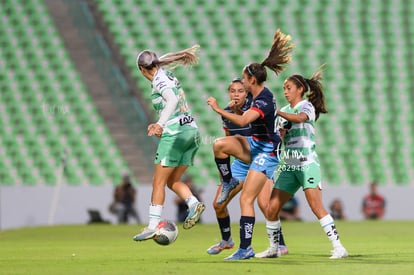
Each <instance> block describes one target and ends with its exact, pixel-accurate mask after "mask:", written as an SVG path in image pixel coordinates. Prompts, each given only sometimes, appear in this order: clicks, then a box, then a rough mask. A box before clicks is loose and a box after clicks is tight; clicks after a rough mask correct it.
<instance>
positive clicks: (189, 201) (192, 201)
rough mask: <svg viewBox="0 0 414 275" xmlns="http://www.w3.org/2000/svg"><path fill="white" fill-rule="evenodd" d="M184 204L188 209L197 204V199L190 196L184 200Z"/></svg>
mask: <svg viewBox="0 0 414 275" xmlns="http://www.w3.org/2000/svg"><path fill="white" fill-rule="evenodd" d="M185 202H186V203H187V206H188V208H190V207H191V206H193V205H194V204H195V203H197V202H198V199H197V198H196V197H195V196H194V195H191V196H189V197H188V198H186V199H185Z"/></svg>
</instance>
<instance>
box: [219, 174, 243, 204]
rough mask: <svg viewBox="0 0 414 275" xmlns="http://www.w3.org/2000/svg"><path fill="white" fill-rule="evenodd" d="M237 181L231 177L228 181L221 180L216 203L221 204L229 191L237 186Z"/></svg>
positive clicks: (227, 196)
mask: <svg viewBox="0 0 414 275" xmlns="http://www.w3.org/2000/svg"><path fill="white" fill-rule="evenodd" d="M239 183H240V182H239V181H238V180H237V179H235V178H231V180H230V182H225V181H223V183H222V184H221V192H220V195H219V197H218V198H217V201H216V203H217V204H222V203H223V202H225V201H226V200H227V199H228V198H229V195H230V192H231V191H232V190H233V189H234V188H236V187H237V185H239Z"/></svg>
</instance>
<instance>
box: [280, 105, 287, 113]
mask: <svg viewBox="0 0 414 275" xmlns="http://www.w3.org/2000/svg"><path fill="white" fill-rule="evenodd" d="M287 110H289V104H287V105H285V106H283V107H282V108H280V111H282V112H285V113H286V111H287Z"/></svg>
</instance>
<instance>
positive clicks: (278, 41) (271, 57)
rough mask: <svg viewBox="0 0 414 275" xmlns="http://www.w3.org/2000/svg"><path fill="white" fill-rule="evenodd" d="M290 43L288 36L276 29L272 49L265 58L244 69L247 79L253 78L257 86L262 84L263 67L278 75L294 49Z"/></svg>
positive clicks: (263, 79)
mask: <svg viewBox="0 0 414 275" xmlns="http://www.w3.org/2000/svg"><path fill="white" fill-rule="evenodd" d="M290 42H291V37H290V35H286V34H284V33H282V32H281V31H280V30H279V29H278V30H277V31H276V33H275V35H274V37H273V42H272V47H271V48H270V51H269V54H268V55H267V57H266V58H265V59H264V60H263V62H262V63H250V64H249V65H247V66H246V67H244V72H245V73H247V74H248V76H249V78H250V77H252V76H254V77H255V78H256V80H257V83H258V84H262V83H263V82H264V81H266V79H267V72H266V68H265V67H268V68H269V69H271V70H272V71H273V72H274V73H275V74H276V75H278V74H279V73H281V72H282V71H283V70H284V69H285V67H284V66H285V65H286V64H289V62H290V54H291V52H292V50H293V47H294V45H293V44H291V43H290Z"/></svg>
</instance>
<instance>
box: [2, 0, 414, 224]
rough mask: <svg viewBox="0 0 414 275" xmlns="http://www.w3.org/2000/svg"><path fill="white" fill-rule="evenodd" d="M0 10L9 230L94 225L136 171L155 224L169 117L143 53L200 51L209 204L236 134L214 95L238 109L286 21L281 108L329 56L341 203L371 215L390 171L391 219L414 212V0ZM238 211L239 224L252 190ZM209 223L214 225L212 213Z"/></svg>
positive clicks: (192, 76)
mask: <svg viewBox="0 0 414 275" xmlns="http://www.w3.org/2000/svg"><path fill="white" fill-rule="evenodd" d="M0 20H1V24H0V44H1V48H0V155H1V157H0V229H7V228H14V227H21V226H35V225H44V224H59V223H86V222H87V221H88V219H89V218H90V216H88V215H89V214H88V212H87V210H91V209H92V210H97V211H98V212H100V213H101V215H102V216H103V217H104V219H106V220H109V221H112V222H115V220H116V219H115V217H113V215H111V214H110V213H109V211H108V206H109V204H110V203H111V202H112V200H113V190H114V188H115V186H116V185H117V184H119V183H120V181H121V179H122V175H124V174H128V175H130V178H131V180H132V182H133V185H134V186H135V188H136V190H137V195H136V202H135V205H136V208H137V210H138V212H139V213H140V217H141V221H142V222H146V219H147V208H148V204H149V202H150V192H151V178H152V172H153V168H152V164H153V156H154V155H155V150H156V145H157V139H155V138H149V137H147V136H146V128H147V125H148V123H150V122H154V121H156V119H157V118H156V115H155V113H154V111H153V110H152V107H151V101H150V93H151V88H150V84H149V82H148V81H147V80H146V79H145V78H144V77H143V76H142V75H141V74H140V73H139V72H138V70H137V69H136V64H135V62H136V55H137V53H138V52H140V51H142V50H144V49H152V50H154V51H155V52H157V53H158V54H159V55H162V54H164V53H167V52H172V51H177V50H181V49H184V48H188V47H190V46H192V45H193V44H200V45H201V51H200V53H199V56H200V61H199V64H198V65H196V66H194V67H193V68H191V69H187V68H177V69H176V70H175V74H176V76H177V77H178V79H180V81H181V83H182V85H183V88H184V90H185V91H186V94H187V99H188V101H189V104H190V106H191V107H192V110H193V114H194V116H195V117H196V119H197V122H198V125H199V127H200V131H201V135H202V142H201V147H200V150H199V152H198V154H197V156H196V164H195V166H194V167H191V168H190V169H189V171H188V174H189V175H190V176H191V177H192V178H193V180H194V184H195V185H196V186H197V187H198V188H199V189H202V190H203V192H202V194H201V196H202V199H203V200H204V201H205V202H206V203H207V205H208V206H210V204H211V201H212V199H213V196H214V192H215V189H216V185H217V182H218V174H217V171H216V167H215V163H214V159H213V155H212V150H211V145H212V142H213V141H214V139H215V138H217V137H220V136H223V130H222V127H221V121H220V118H219V117H218V116H217V115H216V113H215V112H213V111H211V110H210V108H209V107H208V106H207V104H206V103H205V101H206V99H207V97H208V96H214V97H216V98H217V99H218V100H219V102H220V103H221V105H222V106H224V104H226V103H227V101H228V100H227V93H226V89H227V85H228V83H229V81H230V80H231V79H232V78H234V77H237V76H240V75H241V71H242V69H243V67H244V65H246V64H248V63H249V62H261V61H262V60H263V59H264V58H265V56H266V55H267V52H268V50H269V49H270V46H271V43H272V38H273V35H274V33H275V31H276V29H278V28H280V29H281V31H282V32H284V33H287V34H290V35H291V36H292V41H293V43H294V44H295V45H296V47H295V49H294V52H293V59H292V63H291V64H290V65H289V66H288V67H287V68H286V70H285V71H284V72H283V73H282V74H281V75H280V76H279V77H275V76H274V74H273V73H271V72H269V78H268V81H267V86H268V87H269V88H270V89H271V90H272V91H273V92H274V94H275V95H276V98H277V104H278V106H279V107H281V106H283V105H285V104H287V102H286V100H285V99H284V96H283V89H282V86H283V81H284V79H285V78H286V77H287V76H289V75H291V74H293V73H300V74H302V75H304V76H308V77H310V76H311V75H312V73H313V72H314V71H315V70H316V69H317V68H318V67H319V66H320V65H321V64H323V63H326V64H327V70H326V71H325V74H324V87H325V92H326V94H325V95H326V100H327V107H328V110H329V113H328V114H327V115H323V116H321V118H320V119H319V120H318V123H317V126H316V127H317V152H318V154H319V157H320V161H321V166H322V173H323V184H324V202H326V205H327V206H328V204H329V203H330V202H331V201H332V200H333V199H334V198H340V199H341V200H342V202H343V204H344V208H345V212H346V214H347V218H348V219H350V220H359V219H362V218H363V216H362V212H361V200H362V198H363V196H364V195H365V194H366V193H368V192H369V183H370V182H371V181H376V182H378V185H379V188H378V189H379V192H381V194H382V195H383V196H384V197H385V198H386V200H387V204H386V207H387V210H386V214H385V216H384V219H402V220H405V219H414V214H413V212H412V211H411V209H413V207H414V203H413V202H412V200H411V197H412V195H413V194H414V192H413V191H414V187H413V186H414V146H413V145H414V143H413V134H414V110H413V109H414V52H413V49H414V2H413V1H410V0H366V1H359V0H347V1H341V0H332V1H329V0H256V1H249V0H210V1H201V0H154V1H141V0H83V1H82V0H14V1H7V0H1V1H0ZM167 193H168V195H167V198H166V205H165V206H166V207H165V210H164V211H165V215H166V216H167V217H168V216H171V217H174V216H175V210H176V209H175V206H174V204H173V200H174V196H173V195H172V194H171V193H172V192H169V191H168V192H167ZM298 200H299V205H301V206H303V207H301V215H302V218H303V220H313V216H312V213H310V211H309V209H308V207H307V205H306V203H305V201H304V198H303V194H302V192H301V191H299V192H298ZM231 212H232V215H234V216H236V217H235V218H234V220H237V215H239V212H240V211H239V210H238V202H237V200H235V201H234V202H233V203H232V205H231ZM259 220H260V218H259ZM203 221H204V222H215V216H214V211H213V210H212V207H208V209H207V210H206V212H205V214H204V216H203Z"/></svg>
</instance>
